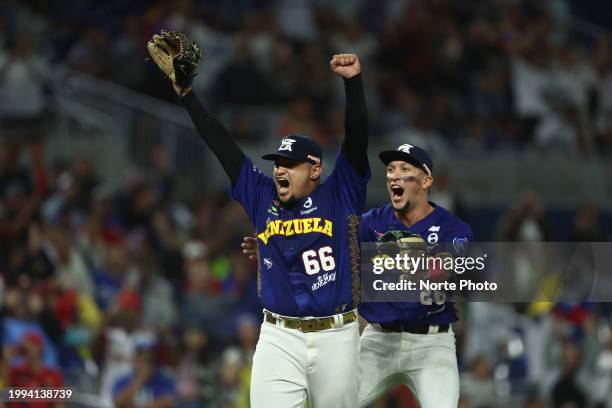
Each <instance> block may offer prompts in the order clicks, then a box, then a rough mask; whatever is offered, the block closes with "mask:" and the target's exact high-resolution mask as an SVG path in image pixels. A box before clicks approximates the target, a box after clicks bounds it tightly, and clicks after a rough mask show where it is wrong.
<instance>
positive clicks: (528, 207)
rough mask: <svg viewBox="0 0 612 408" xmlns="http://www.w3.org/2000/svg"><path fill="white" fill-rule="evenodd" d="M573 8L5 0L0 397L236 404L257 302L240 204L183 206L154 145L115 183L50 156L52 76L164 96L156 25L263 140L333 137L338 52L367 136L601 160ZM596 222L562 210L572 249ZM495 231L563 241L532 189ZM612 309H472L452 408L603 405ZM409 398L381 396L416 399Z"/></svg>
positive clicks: (599, 114)
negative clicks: (354, 77)
mask: <svg viewBox="0 0 612 408" xmlns="http://www.w3.org/2000/svg"><path fill="white" fill-rule="evenodd" d="M571 4H572V3H571V2H568V1H536V2H531V1H503V0H500V1H492V2H484V1H483V2H475V3H474V4H472V3H469V4H468V2H461V1H452V0H435V1H408V0H395V1H372V2H366V1H359V0H354V1H342V2H322V1H308V0H277V1H265V0H260V1H257V0H242V1H232V2H224V1H206V2H204V1H191V0H181V1H155V2H147V1H144V0H141V1H130V2H122V1H106V2H96V1H93V0H91V1H81V2H71V1H68V0H60V1H54V2H45V1H37V0H28V1H5V2H3V3H2V4H1V5H0V10H1V12H0V45H1V49H0V115H1V119H2V130H1V132H2V133H0V278H1V279H0V287H1V290H0V300H1V301H0V304H1V305H2V320H1V322H2V323H1V326H0V327H1V333H0V342H1V345H2V352H3V353H2V360H1V366H0V385H1V386H2V387H8V386H11V387H32V386H39V387H40V386H60V385H64V386H70V387H72V388H73V389H75V390H78V391H79V392H80V393H84V394H95V395H99V396H100V398H101V400H102V401H104V402H105V403H108V404H111V403H114V404H116V406H118V407H123V406H125V407H129V406H139V407H146V406H148V405H147V404H151V402H152V401H153V399H156V400H158V401H159V400H160V399H163V400H164V403H166V404H168V405H166V406H173V405H176V406H177V407H184V408H189V407H196V406H198V407H199V406H203V407H211V408H215V407H220V408H221V407H223V408H230V407H235V408H239V407H248V384H249V375H250V357H251V356H252V353H253V351H254V347H255V344H256V342H257V338H258V330H259V323H260V321H261V306H260V304H259V300H258V296H257V265H256V264H255V263H253V262H252V261H248V260H247V259H245V257H244V256H243V255H242V254H241V252H240V242H241V240H242V237H243V236H244V235H249V234H250V233H252V227H251V226H250V225H249V222H248V220H247V218H246V216H245V215H244V212H243V210H242V209H241V208H240V207H239V206H238V205H237V204H235V203H231V202H229V201H228V197H227V194H226V192H224V191H220V192H207V193H206V194H201V195H199V196H197V198H196V199H195V200H192V201H190V202H187V201H185V200H183V199H182V198H181V197H179V196H178V195H177V194H176V191H175V185H176V175H175V174H173V171H172V166H170V165H168V161H169V159H168V154H167V152H166V151H165V150H164V148H163V147H162V146H157V147H156V148H155V149H151V152H150V157H149V161H150V163H151V166H150V168H148V169H147V171H146V172H144V171H138V170H130V171H126V173H125V177H124V180H123V182H122V185H121V186H119V187H115V186H109V185H107V184H106V183H105V181H104V180H103V179H101V177H100V176H99V175H98V174H97V173H96V170H95V169H94V168H93V166H92V164H91V161H90V160H88V158H87V157H86V156H78V157H72V158H70V159H69V160H56V161H52V162H50V161H49V157H48V154H47V150H46V147H47V135H46V134H45V126H46V124H48V123H49V121H50V120H53V119H52V109H51V108H52V107H51V106H49V105H48V103H47V102H48V98H47V96H48V95H47V94H48V92H49V89H48V87H47V75H48V74H49V72H50V70H51V66H52V65H53V64H57V63H62V64H66V65H68V66H70V67H71V68H73V69H75V70H79V71H82V72H85V73H87V74H90V75H94V76H98V77H101V78H105V79H110V80H112V81H115V82H117V83H120V84H122V85H125V86H127V87H130V88H133V89H135V90H138V91H141V92H146V93H150V94H153V95H154V96H158V97H161V98H170V96H171V94H170V92H171V90H170V89H169V86H168V84H167V83H165V82H164V80H163V78H160V75H159V73H158V72H157V71H156V70H155V69H154V68H152V67H151V66H150V65H148V64H147V62H146V61H145V57H146V51H145V47H144V44H145V43H146V40H148V39H149V38H150V37H151V35H152V34H153V33H154V32H157V31H159V30H160V29H162V28H167V29H174V30H179V31H184V32H188V33H189V34H190V35H192V36H193V37H194V38H195V39H196V41H198V42H199V43H200V45H201V47H202V49H203V51H204V59H205V61H204V63H203V64H202V66H201V68H200V71H199V75H198V77H197V81H196V82H195V85H196V87H197V92H198V93H199V94H201V95H202V97H203V99H205V100H206V101H208V103H209V104H210V105H211V106H213V107H214V108H215V109H218V110H220V109H230V110H231V109H235V110H236V111H238V112H241V111H242V108H243V107H245V106H252V105H266V106H269V107H272V108H274V109H277V110H278V118H277V121H276V122H275V124H274V132H273V135H274V136H276V137H280V136H282V135H284V134H286V133H289V132H291V131H294V130H299V131H300V132H303V133H306V134H309V135H311V136H313V137H315V138H316V139H317V140H318V141H319V142H321V143H322V144H323V145H328V146H334V145H335V144H336V143H337V140H335V139H336V138H337V136H336V135H339V134H342V132H341V131H338V129H342V126H343V114H342V112H343V111H342V101H339V100H338V95H341V92H338V87H337V86H338V84H337V83H336V82H337V81H334V80H333V77H332V76H331V74H330V73H329V72H328V71H329V70H328V68H327V66H326V64H325V62H326V61H327V60H328V59H329V58H328V57H329V55H330V54H332V53H334V52H342V51H346V50H350V51H351V52H355V53H357V54H359V56H360V58H361V59H362V61H363V65H364V75H366V84H367V98H368V106H369V109H370V115H371V118H372V119H371V122H372V132H373V134H374V135H376V137H377V143H381V144H385V145H390V146H392V145H397V144H398V143H399V142H400V141H401V143H404V142H405V141H406V140H410V141H411V142H413V143H414V144H417V145H419V146H422V147H425V148H427V149H428V150H429V151H431V152H432V153H433V154H434V156H435V157H437V158H443V157H445V155H448V154H449V152H450V151H451V149H461V150H464V151H467V152H482V151H493V150H501V149H541V150H543V151H556V152H560V153H562V154H568V155H570V156H574V157H577V156H580V155H586V156H588V155H607V154H608V155H609V154H611V153H612V121H611V119H610V118H612V59H611V58H612V53H611V49H610V43H609V38H608V37H607V36H605V35H603V34H602V35H600V36H597V37H592V36H583V35H577V34H576V32H575V31H574V30H572V28H571V13H570V11H571ZM232 125H233V128H234V129H235V133H236V134H237V135H238V136H239V137H240V138H241V139H242V141H243V142H244V143H260V141H261V140H266V139H267V138H269V135H261V134H260V133H259V132H260V130H259V129H258V128H256V127H255V126H254V125H253V123H252V122H250V121H248V120H246V119H244V118H242V119H241V118H240V117H238V118H237V119H236V120H235V121H234V122H233V123H232ZM268 140H269V139H268ZM459 187H460V186H450V188H449V191H451V192H450V193H448V194H449V195H450V197H449V196H447V197H445V199H447V200H449V202H452V195H453V193H452V191H457V190H459ZM194 189H197V186H194ZM434 193H435V192H434ZM600 220H601V218H600V216H599V214H598V208H597V207H596V206H594V205H586V204H585V206H584V207H582V208H578V209H576V211H575V215H574V224H573V226H572V230H571V239H572V240H575V241H587V242H588V241H606V240H609V239H610V236H611V231H612V230H611V229H610V228H609V226H607V225H605V224H602V223H601V222H600ZM467 221H468V222H469V220H467ZM498 224H499V228H498V235H497V236H496V239H497V240H499V241H506V242H516V241H540V240H550V241H555V240H558V239H559V238H558V235H555V230H554V229H553V228H551V225H550V222H549V221H547V209H546V208H545V206H544V205H543V204H542V203H541V201H540V200H539V198H538V196H537V194H536V193H533V192H526V193H525V194H524V195H522V196H521V197H519V198H517V199H516V202H515V203H513V204H512V205H511V206H510V207H509V209H508V210H507V211H506V213H505V214H504V215H503V216H502V217H501V218H500V219H499V220H498ZM524 267H525V266H524ZM610 311H611V309H610V308H609V306H608V305H607V304H603V303H596V304H566V303H560V304H550V303H542V304H539V303H535V304H495V305H493V304H484V303H469V304H466V305H465V307H464V310H463V312H462V316H461V320H460V322H459V323H458V324H456V326H455V327H456V329H455V331H456V333H457V338H458V358H459V363H460V368H461V393H462V397H461V406H462V407H464V408H467V407H471V408H485V407H499V406H524V407H528V408H539V407H548V406H550V407H555V408H556V407H559V408H561V407H570V406H572V407H598V408H604V407H612V335H611V328H612V325H611V323H610V322H611V321H610ZM364 374H365V375H367V373H364ZM441 386H443V385H441ZM405 393H406V390H405V389H397V390H394V391H392V392H391V393H390V394H389V395H388V396H387V397H385V398H384V399H383V400H382V401H380V402H379V403H378V406H380V407H384V406H387V407H412V406H414V405H411V404H412V403H411V402H407V401H410V398H408V397H407V396H406V395H405ZM132 401H133V402H132ZM606 404H607V405H606ZM41 406H43V405H41ZM46 406H51V404H48V405H46Z"/></svg>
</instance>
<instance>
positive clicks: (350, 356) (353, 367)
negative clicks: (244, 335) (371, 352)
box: [251, 321, 359, 408]
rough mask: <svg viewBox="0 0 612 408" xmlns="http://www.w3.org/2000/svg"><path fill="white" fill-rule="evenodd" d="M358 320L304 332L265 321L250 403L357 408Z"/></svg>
mask: <svg viewBox="0 0 612 408" xmlns="http://www.w3.org/2000/svg"><path fill="white" fill-rule="evenodd" d="M358 359H359V323H358V322H357V321H355V322H352V323H349V324H346V325H343V326H342V327H337V328H333V329H328V330H321V331H317V332H311V333H302V332H301V331H298V330H295V329H287V328H284V327H280V326H276V325H274V324H272V323H269V322H266V321H264V323H263V324H262V325H261V334H260V336H259V341H258V342H257V348H256V349H255V355H254V356H253V368H252V372H251V408H303V407H304V401H306V400H308V408H330V407H333V408H355V407H357V406H358V404H359V403H358V395H359V361H358Z"/></svg>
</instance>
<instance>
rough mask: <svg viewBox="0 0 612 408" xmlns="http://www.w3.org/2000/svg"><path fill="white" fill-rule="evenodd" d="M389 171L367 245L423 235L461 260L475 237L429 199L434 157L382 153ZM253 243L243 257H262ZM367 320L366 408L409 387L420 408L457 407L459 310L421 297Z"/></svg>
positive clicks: (440, 299) (412, 149)
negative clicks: (384, 200) (391, 234)
mask: <svg viewBox="0 0 612 408" xmlns="http://www.w3.org/2000/svg"><path fill="white" fill-rule="evenodd" d="M379 156H380V159H381V160H382V162H383V163H384V164H385V165H386V166H387V189H388V190H389V194H390V198H391V203H390V204H387V205H384V206H382V207H379V208H375V209H372V210H370V211H368V212H367V213H365V214H364V215H363V216H362V217H361V226H360V240H361V242H376V241H379V239H380V238H381V237H382V236H383V235H385V234H386V233H387V232H388V231H403V232H406V233H412V234H418V235H420V236H421V237H422V238H423V240H424V241H425V242H426V243H427V247H428V249H429V252H430V253H436V251H437V250H438V249H439V250H442V249H443V248H442V245H441V244H443V243H447V244H449V245H444V250H445V251H446V250H448V247H451V248H452V249H451V250H452V251H453V252H454V255H461V254H462V253H463V252H464V251H465V250H466V249H467V245H468V243H469V241H470V240H471V239H472V231H471V229H470V227H469V226H468V225H467V224H465V223H464V222H463V221H461V220H460V219H459V218H458V217H456V216H454V215H453V214H451V213H449V212H448V211H447V210H445V209H444V208H442V207H440V206H437V205H436V204H435V203H432V202H430V201H428V195H429V189H430V187H431V186H432V184H433V162H432V160H431V158H430V156H429V154H428V153H427V152H426V151H425V150H423V149H421V148H419V147H417V146H413V145H410V144H404V145H401V146H399V147H398V148H397V150H389V151H384V152H381V153H380V155H379ZM254 242H255V241H254V238H252V237H245V242H244V243H243V244H242V247H243V252H244V253H245V254H247V255H249V256H250V257H251V258H254V257H256V256H257V251H256V248H255V246H254ZM359 312H360V315H361V316H362V317H363V318H365V319H366V320H367V321H368V325H367V326H366V327H365V330H364V332H363V334H362V335H361V352H360V366H361V384H360V391H359V405H360V406H362V407H365V406H368V405H369V404H370V403H372V402H373V401H375V400H376V399H377V398H378V397H380V396H381V395H382V394H383V393H384V392H385V391H386V390H388V389H389V388H391V387H393V386H396V385H398V384H405V385H407V386H408V387H409V388H410V389H411V390H412V391H413V393H414V394H415V396H416V397H417V399H418V400H419V402H420V404H421V408H445V407H449V408H450V407H452V408H455V407H456V406H457V403H458V399H459V374H458V369H457V358H456V353H455V337H454V334H453V331H452V328H451V323H452V322H454V321H456V320H457V312H456V309H455V307H454V305H453V303H451V302H447V301H446V294H445V293H444V292H432V291H423V292H421V293H420V302H388V303H386V302H363V303H361V304H360V306H359Z"/></svg>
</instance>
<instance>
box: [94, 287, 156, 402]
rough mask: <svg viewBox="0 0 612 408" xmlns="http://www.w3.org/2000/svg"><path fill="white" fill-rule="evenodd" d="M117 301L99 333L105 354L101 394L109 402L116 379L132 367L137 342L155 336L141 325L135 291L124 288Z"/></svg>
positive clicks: (124, 374)
mask: <svg viewBox="0 0 612 408" xmlns="http://www.w3.org/2000/svg"><path fill="white" fill-rule="evenodd" d="M117 303H118V304H117V307H116V308H113V310H111V311H110V313H109V315H108V317H107V319H108V322H107V324H106V327H105V329H104V331H103V332H101V333H100V334H101V338H100V343H101V348H102V350H100V352H101V353H102V354H103V355H102V362H103V369H102V375H101V379H100V396H101V398H102V399H103V400H104V401H106V402H110V401H112V400H113V399H114V395H113V394H114V393H113V387H114V384H115V383H116V382H117V380H118V379H120V378H123V377H124V376H126V375H128V374H129V373H130V372H131V371H132V369H133V361H134V356H135V353H136V349H137V346H138V344H141V343H146V342H149V343H150V342H154V341H155V340H156V339H155V337H156V336H155V334H154V333H152V332H151V331H150V330H148V329H143V328H142V315H141V305H140V298H139V296H138V295H137V294H136V293H134V292H131V291H126V292H124V293H123V294H122V296H121V298H120V299H118V302H117Z"/></svg>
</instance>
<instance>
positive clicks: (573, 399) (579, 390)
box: [552, 342, 588, 408]
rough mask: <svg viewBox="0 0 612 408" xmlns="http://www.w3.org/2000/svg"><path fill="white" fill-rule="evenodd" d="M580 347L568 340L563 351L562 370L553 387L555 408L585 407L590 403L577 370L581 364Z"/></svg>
mask: <svg viewBox="0 0 612 408" xmlns="http://www.w3.org/2000/svg"><path fill="white" fill-rule="evenodd" d="M581 358H582V356H581V354H580V349H579V348H578V347H576V345H574V344H572V343H571V342H566V343H565V344H564V346H563V353H562V371H561V374H560V377H559V379H558V380H557V382H556V384H555V385H554V387H553V391H552V400H553V406H554V407H555V408H563V407H566V406H568V405H569V406H574V407H576V408H585V407H587V406H588V405H587V404H588V399H587V395H586V392H587V391H586V390H587V389H586V388H585V386H584V384H581V383H579V380H580V379H579V378H577V375H576V374H577V372H578V369H579V368H580V365H581Z"/></svg>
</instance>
